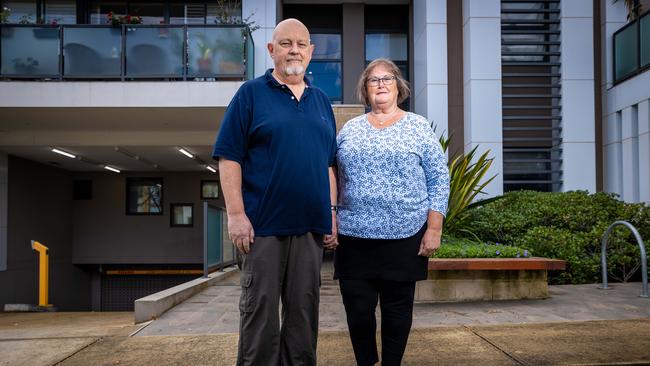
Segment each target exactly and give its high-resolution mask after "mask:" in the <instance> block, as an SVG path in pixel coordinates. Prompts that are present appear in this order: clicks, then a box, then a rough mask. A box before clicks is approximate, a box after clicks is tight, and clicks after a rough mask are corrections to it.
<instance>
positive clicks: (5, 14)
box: [0, 6, 14, 37]
mask: <svg viewBox="0 0 650 366" xmlns="http://www.w3.org/2000/svg"><path fill="white" fill-rule="evenodd" d="M10 16H11V9H9V8H8V7H6V6H3V7H2V10H0V24H7V23H9V17H10ZM0 29H1V30H2V34H1V35H2V37H11V36H12V35H13V34H14V28H13V27H2V28H0Z"/></svg>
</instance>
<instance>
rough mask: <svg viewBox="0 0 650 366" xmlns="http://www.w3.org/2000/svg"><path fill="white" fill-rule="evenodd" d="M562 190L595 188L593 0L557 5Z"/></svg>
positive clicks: (572, 0)
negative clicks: (558, 18) (558, 21)
mask: <svg viewBox="0 0 650 366" xmlns="http://www.w3.org/2000/svg"><path fill="white" fill-rule="evenodd" d="M560 29H561V37H562V45H561V56H560V60H561V64H562V66H561V69H562V73H561V74H562V160H563V181H564V184H563V186H562V190H563V191H569V190H576V189H581V190H587V191H590V192H595V191H596V131H595V104H594V103H595V95H594V57H593V48H594V42H593V38H594V37H593V1H592V0H571V1H562V2H561V5H560Z"/></svg>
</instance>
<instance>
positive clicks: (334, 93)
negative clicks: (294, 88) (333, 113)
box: [283, 4, 343, 103]
mask: <svg viewBox="0 0 650 366" xmlns="http://www.w3.org/2000/svg"><path fill="white" fill-rule="evenodd" d="M283 10H284V17H285V19H286V18H296V19H300V20H301V21H302V22H303V23H304V24H305V25H306V26H307V28H308V29H309V31H310V37H311V43H312V44H313V45H314V53H313V54H312V59H311V62H310V63H309V66H308V67H307V73H306V75H307V78H308V79H309V81H310V82H312V83H313V84H314V85H316V86H317V87H319V88H321V89H322V90H323V91H324V92H325V94H327V96H328V97H329V99H330V102H332V103H341V102H343V78H342V61H343V58H342V34H343V31H342V30H343V21H342V18H343V8H342V7H341V5H302V4H300V5H294V4H289V5H285V6H284V9H283Z"/></svg>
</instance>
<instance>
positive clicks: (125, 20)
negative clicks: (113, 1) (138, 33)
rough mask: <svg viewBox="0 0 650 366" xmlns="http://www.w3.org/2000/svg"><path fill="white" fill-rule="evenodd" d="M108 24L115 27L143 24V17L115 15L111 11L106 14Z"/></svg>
mask: <svg viewBox="0 0 650 366" xmlns="http://www.w3.org/2000/svg"><path fill="white" fill-rule="evenodd" d="M106 22H107V23H108V24H110V25H112V26H114V27H118V26H120V25H122V24H142V17H141V16H139V15H132V14H127V15H121V16H118V15H115V14H114V13H113V12H112V11H109V12H108V14H106Z"/></svg>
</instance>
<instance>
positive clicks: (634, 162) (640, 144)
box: [601, 1, 650, 202]
mask: <svg viewBox="0 0 650 366" xmlns="http://www.w3.org/2000/svg"><path fill="white" fill-rule="evenodd" d="M601 11H602V14H603V16H602V21H601V32H602V35H603V44H602V58H603V62H602V67H603V70H602V73H603V75H605V77H604V78H603V81H602V85H601V90H602V93H603V108H602V111H603V124H604V128H603V155H604V160H603V173H604V186H603V188H604V190H605V191H607V192H611V193H615V194H617V195H619V196H620V198H621V199H623V200H625V201H626V202H650V164H649V163H648V156H650V134H649V133H648V130H649V128H648V125H649V124H650V111H649V108H650V107H649V105H650V88H648V85H650V73H648V71H647V70H646V71H645V72H643V73H641V74H639V75H637V76H634V77H632V78H630V79H627V80H625V81H622V82H620V83H618V84H615V83H614V75H613V72H614V61H613V58H612V55H613V35H614V33H615V32H616V31H617V30H618V29H620V28H621V27H622V26H624V25H625V24H626V23H627V20H626V17H627V12H626V10H625V7H624V4H623V3H622V2H618V3H615V4H614V3H610V2H607V1H605V2H603V3H602V5H601Z"/></svg>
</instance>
